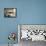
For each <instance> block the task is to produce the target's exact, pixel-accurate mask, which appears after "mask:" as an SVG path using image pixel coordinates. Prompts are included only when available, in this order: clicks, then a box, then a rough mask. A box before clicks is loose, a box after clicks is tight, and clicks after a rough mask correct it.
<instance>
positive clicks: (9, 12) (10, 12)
mask: <svg viewBox="0 0 46 46" xmlns="http://www.w3.org/2000/svg"><path fill="white" fill-rule="evenodd" d="M16 16H17V9H16V8H4V17H8V18H15V17H16Z"/></svg>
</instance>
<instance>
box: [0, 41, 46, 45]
mask: <svg viewBox="0 0 46 46" xmlns="http://www.w3.org/2000/svg"><path fill="white" fill-rule="evenodd" d="M0 46H8V45H7V44H0ZM10 46H11V45H10ZM14 46H46V42H45V41H34V42H32V41H31V40H28V41H25V40H21V41H20V43H19V44H15V45H14Z"/></svg>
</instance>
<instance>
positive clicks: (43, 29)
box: [19, 24, 46, 41]
mask: <svg viewBox="0 0 46 46" xmlns="http://www.w3.org/2000/svg"><path fill="white" fill-rule="evenodd" d="M19 31H20V41H21V40H31V41H46V25H26V24H25V25H20V30H19Z"/></svg>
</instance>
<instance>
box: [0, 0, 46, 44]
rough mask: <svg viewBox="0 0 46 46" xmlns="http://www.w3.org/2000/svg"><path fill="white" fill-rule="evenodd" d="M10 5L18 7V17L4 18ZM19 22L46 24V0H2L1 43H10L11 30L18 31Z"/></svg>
mask: <svg viewBox="0 0 46 46" xmlns="http://www.w3.org/2000/svg"><path fill="white" fill-rule="evenodd" d="M9 7H13V8H17V17H16V18H4V13H3V10H4V8H9ZM18 24H46V0H0V44H7V43H8V39H7V36H8V34H9V32H16V33H17V32H18V30H17V25H18ZM16 42H17V40H16Z"/></svg>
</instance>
